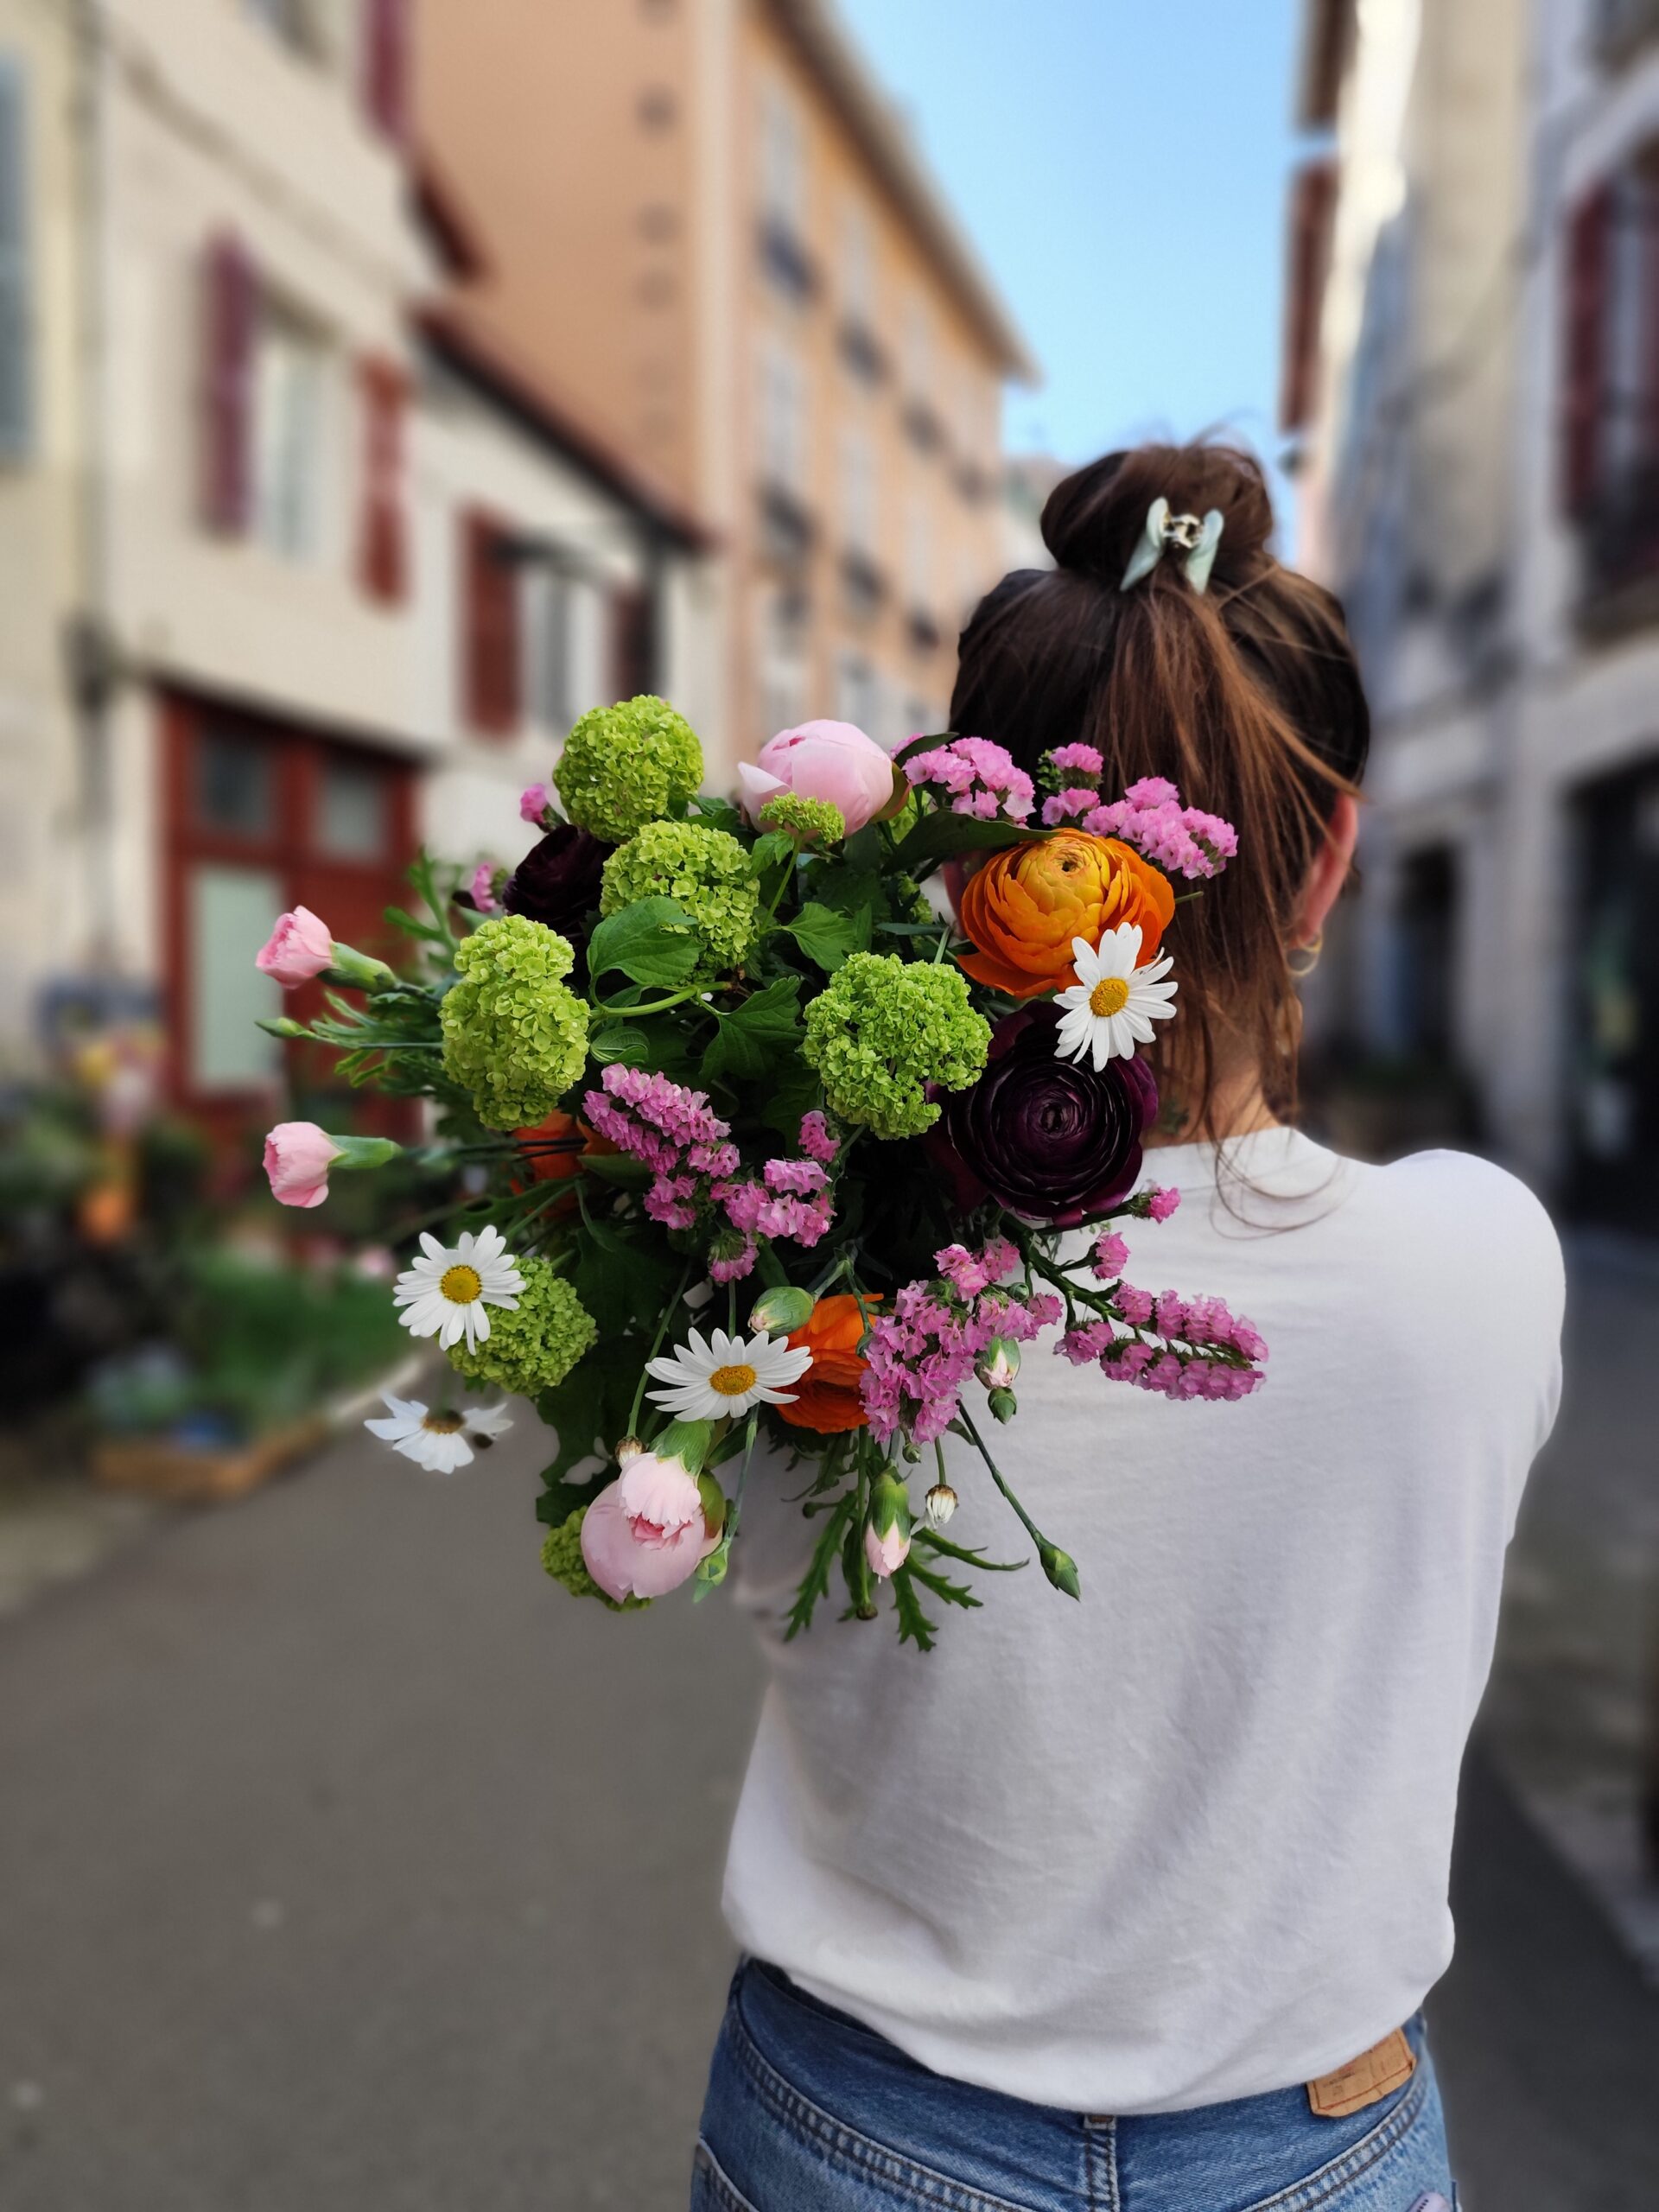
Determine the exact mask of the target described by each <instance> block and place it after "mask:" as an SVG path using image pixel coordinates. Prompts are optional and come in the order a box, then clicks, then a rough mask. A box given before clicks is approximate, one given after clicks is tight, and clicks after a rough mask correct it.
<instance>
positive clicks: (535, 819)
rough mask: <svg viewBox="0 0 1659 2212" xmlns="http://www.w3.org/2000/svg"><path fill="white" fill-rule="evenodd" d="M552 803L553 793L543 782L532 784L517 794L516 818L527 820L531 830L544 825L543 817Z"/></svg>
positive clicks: (522, 820)
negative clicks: (526, 789)
mask: <svg viewBox="0 0 1659 2212" xmlns="http://www.w3.org/2000/svg"><path fill="white" fill-rule="evenodd" d="M552 804H553V794H552V792H551V791H549V789H548V787H547V785H545V784H532V785H531V786H530V789H529V790H528V791H521V792H520V793H519V794H518V819H519V820H520V821H521V822H528V823H529V824H530V826H531V829H542V828H543V827H544V826H545V823H544V820H543V817H545V815H546V813H547V810H548V808H549V807H550V806H551V805H552Z"/></svg>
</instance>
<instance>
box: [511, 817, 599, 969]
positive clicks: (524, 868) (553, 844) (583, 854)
mask: <svg viewBox="0 0 1659 2212" xmlns="http://www.w3.org/2000/svg"><path fill="white" fill-rule="evenodd" d="M610 854H611V849H610V847H609V846H608V845H605V844H601V842H600V840H599V839H598V838H597V837H594V836H590V835H589V833H588V831H587V830H586V829H577V828H576V826H575V823H571V822H561V823H559V825H558V827H557V828H556V829H550V830H549V831H548V833H547V835H546V836H544V837H543V839H542V841H541V842H540V844H538V845H532V846H531V849H530V850H529V851H528V852H527V853H526V854H525V855H524V858H523V860H521V861H519V863H518V867H517V868H515V869H514V870H513V873H512V876H511V878H510V879H509V880H508V883H507V887H506V889H505V891H504V892H503V893H502V894H501V901H502V904H503V905H504V906H505V908H506V910H507V912H509V913H510V914H522V915H524V918H525V919H526V920H527V921H531V922H542V923H544V924H545V925H546V926H547V927H548V928H549V929H550V930H556V931H558V933H559V935H560V936H561V937H564V938H569V940H570V942H571V944H573V945H575V948H576V950H577V951H578V952H580V951H581V950H582V946H583V945H584V944H586V943H587V941H588V915H589V914H591V913H592V912H594V909H595V908H596V907H597V906H598V905H599V878H600V872H601V869H602V868H604V865H605V863H606V861H607V860H608V859H609V858H610Z"/></svg>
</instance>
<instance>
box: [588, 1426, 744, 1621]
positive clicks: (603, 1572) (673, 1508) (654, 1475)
mask: <svg viewBox="0 0 1659 2212" xmlns="http://www.w3.org/2000/svg"><path fill="white" fill-rule="evenodd" d="M719 1541H720V1534H719V1531H718V1530H715V1532H714V1533H713V1534H710V1532H709V1526H708V1523H707V1522H706V1520H705V1518H704V1516H703V1509H702V1491H700V1490H699V1489H698V1488H697V1481H696V1476H695V1475H692V1474H690V1473H689V1472H688V1471H687V1470H686V1468H685V1467H684V1466H683V1465H682V1463H681V1462H680V1461H679V1460H678V1459H659V1458H658V1456H657V1454H656V1453H655V1452H643V1451H642V1452H632V1453H630V1455H629V1458H628V1460H627V1463H626V1466H625V1467H624V1468H623V1471H622V1473H621V1476H620V1478H619V1479H618V1480H617V1481H615V1482H613V1483H612V1484H611V1485H610V1486H609V1488H608V1489H607V1490H602V1491H601V1492H600V1494H599V1496H598V1497H596V1498H595V1499H594V1502H593V1503H592V1504H591V1505H590V1506H589V1507H588V1511H587V1513H586V1515H585V1516H584V1517H583V1520H582V1558H583V1560H585V1561H586V1562H587V1567H588V1573H589V1574H591V1575H592V1576H593V1578H594V1581H595V1582H597V1583H598V1585H599V1586H600V1588H601V1590H602V1591H603V1592H605V1594H606V1596H607V1598H614V1599H616V1601H617V1603H618V1604H619V1605H620V1603H621V1601H622V1599H624V1598H661V1597H664V1596H665V1595H666V1594H667V1592H669V1591H671V1590H676V1589H677V1588H678V1587H679V1586H680V1584H681V1583H682V1582H684V1581H686V1580H688V1579H689V1578H690V1576H691V1575H693V1574H695V1573H696V1570H697V1567H698V1564H699V1562H700V1561H701V1560H704V1559H706V1558H707V1557H708V1555H709V1553H710V1552H711V1551H713V1549H714V1548H715V1545H716V1544H717V1543H718V1542H719Z"/></svg>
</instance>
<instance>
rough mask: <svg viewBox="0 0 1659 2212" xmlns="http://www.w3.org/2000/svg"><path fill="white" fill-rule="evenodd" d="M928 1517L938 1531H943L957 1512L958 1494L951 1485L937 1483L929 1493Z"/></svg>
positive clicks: (927, 1501)
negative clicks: (946, 1523)
mask: <svg viewBox="0 0 1659 2212" xmlns="http://www.w3.org/2000/svg"><path fill="white" fill-rule="evenodd" d="M926 1503H927V1517H928V1519H929V1520H930V1521H931V1522H932V1524H933V1526H934V1527H935V1528H936V1529H943V1528H944V1524H945V1522H947V1521H948V1520H949V1519H950V1516H951V1515H952V1514H953V1513H954V1512H955V1511H956V1510H957V1493H956V1492H955V1491H953V1490H952V1489H951V1487H950V1484H949V1483H935V1484H934V1485H933V1487H932V1489H931V1491H929V1492H928V1493H927V1500H926Z"/></svg>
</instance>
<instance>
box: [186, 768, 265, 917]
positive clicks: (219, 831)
mask: <svg viewBox="0 0 1659 2212" xmlns="http://www.w3.org/2000/svg"><path fill="white" fill-rule="evenodd" d="M195 766H196V773H195V794H194V798H195V804H194V816H195V824H196V827H197V828H198V829H207V830H211V831H212V832H213V833H214V834H215V835H217V836H221V837H242V838H245V839H246V840H248V842H250V843H263V842H266V841H267V840H269V839H270V838H272V837H274V836H276V835H277V769H276V763H275V761H274V760H273V759H272V757H271V754H270V748H269V747H267V746H264V745H262V744H260V743H259V741H257V739H254V738H246V737H240V736H233V735H231V734H228V733H226V732H225V731H221V730H215V729H204V730H203V731H202V732H201V734H200V737H199V739H198V740H197V742H196V747H195ZM262 942H263V940H262Z"/></svg>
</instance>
